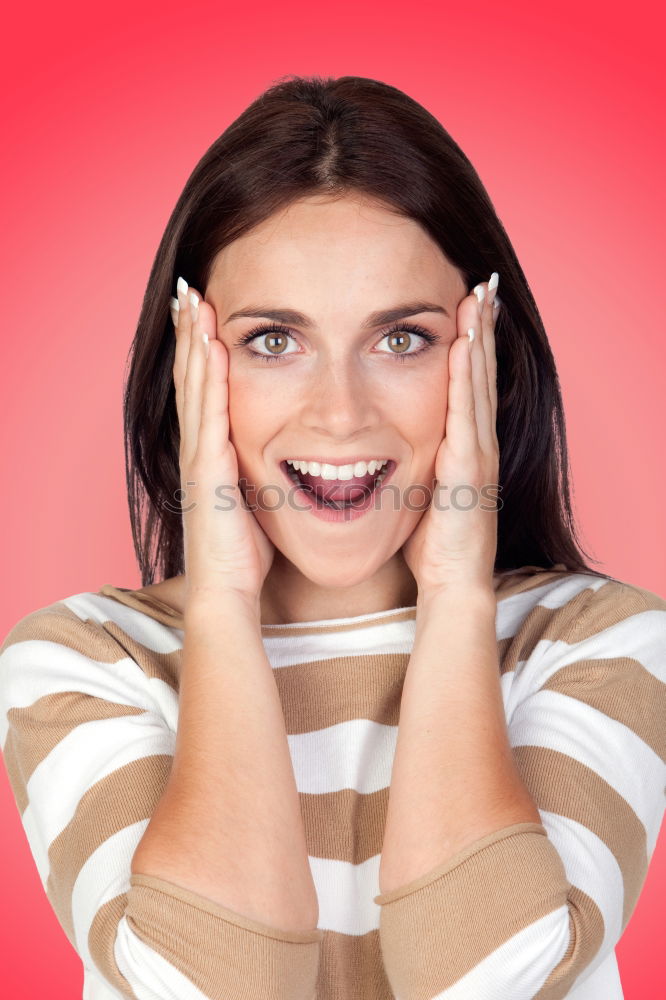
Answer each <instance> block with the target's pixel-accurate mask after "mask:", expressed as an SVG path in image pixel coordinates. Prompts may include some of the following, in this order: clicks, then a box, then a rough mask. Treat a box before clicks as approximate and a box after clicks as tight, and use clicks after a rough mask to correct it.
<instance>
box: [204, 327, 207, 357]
mask: <svg viewBox="0 0 666 1000" xmlns="http://www.w3.org/2000/svg"><path fill="white" fill-rule="evenodd" d="M203 342H204V350H205V352H206V357H208V334H207V333H204V334H203Z"/></svg>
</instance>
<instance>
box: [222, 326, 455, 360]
mask: <svg viewBox="0 0 666 1000" xmlns="http://www.w3.org/2000/svg"><path fill="white" fill-rule="evenodd" d="M405 332H407V333H416V334H418V336H419V337H423V339H424V340H425V342H426V346H425V347H422V348H421V349H420V350H419V351H411V352H410V353H409V354H405V353H402V354H396V353H394V352H393V351H388V352H380V353H388V354H393V356H394V357H395V358H396V360H397V361H399V362H400V363H401V364H404V363H405V361H407V360H409V359H411V358H417V357H419V356H420V355H421V354H425V352H426V351H427V350H429V349H430V347H431V346H432V345H433V344H435V343H437V341H439V339H440V338H439V337H438V336H436V335H435V334H434V333H430V331H429V330H425V329H424V328H423V327H422V326H419V325H418V324H417V323H405V322H404V321H402V320H400V321H398V322H397V323H394V324H393V326H391V327H389V329H388V330H385V331H384V333H383V334H382V335H381V337H380V340H383V339H384V337H390V336H391V334H392V333H405ZM267 333H284V334H286V335H287V336H288V337H292V338H293V336H294V335H293V333H292V332H291V330H290V329H289V327H287V326H282V324H280V323H270V324H267V323H264V324H262V325H260V326H256V327H255V328H254V329H253V330H250V331H249V333H246V334H245V335H244V336H243V337H241V338H240V339H239V340H237V341H236V343H235V344H234V347H244V346H245V345H246V344H249V343H250V341H251V340H255V339H256V338H257V337H260V336H261V335H262V334H267ZM247 353H249V354H251V355H252V357H253V358H260V359H261V360H262V361H267V362H269V363H270V362H274V361H281V360H282V358H283V357H285V356H288V355H284V354H260V353H259V351H251V350H248V352H247Z"/></svg>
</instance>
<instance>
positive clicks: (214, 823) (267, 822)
mask: <svg viewBox="0 0 666 1000" xmlns="http://www.w3.org/2000/svg"><path fill="white" fill-rule="evenodd" d="M179 700H180V706H179V717H178V734H177V739H176V749H175V754H174V762H173V768H172V771H171V777H170V780H169V784H168V786H167V789H166V791H165V794H164V795H163V796H162V798H161V800H160V803H159V805H158V807H157V809H156V810H155V812H154V814H153V816H152V818H151V820H150V823H149V824H148V828H147V830H146V832H145V834H144V836H143V838H142V840H141V842H140V844H139V846H138V848H137V850H136V853H135V855H134V858H133V860H132V874H141V875H152V876H154V877H158V878H164V879H168V880H170V881H173V882H174V883H177V884H178V885H181V886H182V887H184V888H186V889H189V890H191V891H193V892H196V893H199V894H200V895H202V896H206V897H208V898H209V899H211V900H213V901H214V902H217V903H219V904H221V905H223V906H228V907H229V908H231V909H233V910H236V911H237V912H238V913H241V914H244V915H245V916H247V917H249V918H251V919H253V920H258V921H260V922H263V923H267V924H272V925H273V926H275V927H282V928H284V929H286V930H291V931H303V932H308V931H312V930H314V929H315V928H316V926H317V920H318V902H317V893H316V889H315V886H314V882H313V880H312V875H311V872H310V867H309V862H308V852H307V846H306V842H305V830H304V827H303V820H302V816H301V812H300V803H299V798H298V792H297V789H296V782H295V779H294V773H293V768H292V763H291V757H290V753H289V745H288V742H287V734H286V729H285V723H284V716H283V714H282V706H281V704H280V698H279V695H278V691H277V687H276V685H275V680H274V677H273V673H272V669H271V666H270V663H269V662H268V660H267V658H266V653H265V651H264V647H263V644H262V641H261V630H260V626H259V620H258V618H257V614H256V612H255V611H254V609H252V608H250V607H249V606H247V605H246V604H245V602H244V601H243V600H242V599H241V598H240V597H239V596H238V595H233V594H231V593H230V594H227V595H220V597H219V599H218V600H217V601H216V602H215V605H214V606H208V605H207V604H205V603H203V602H202V603H199V604H195V605H194V607H193V608H192V609H191V610H187V611H186V616H185V639H184V646H183V660H182V676H181V681H180V699H179Z"/></svg>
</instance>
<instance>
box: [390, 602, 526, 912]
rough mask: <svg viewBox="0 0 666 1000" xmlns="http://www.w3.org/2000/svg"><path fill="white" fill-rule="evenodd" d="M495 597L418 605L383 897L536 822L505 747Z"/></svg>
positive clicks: (397, 756)
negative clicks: (472, 847)
mask: <svg viewBox="0 0 666 1000" xmlns="http://www.w3.org/2000/svg"><path fill="white" fill-rule="evenodd" d="M495 613H496V602H495V599H494V595H493V594H492V592H480V591H469V592H461V591H458V592H456V593H455V594H451V595H446V596H443V595H438V596H437V597H436V598H432V599H430V600H424V601H422V602H421V603H419V604H417V616H416V635H415V640H414V647H413V650H412V654H411V657H410V660H409V664H408V669H407V674H406V677H405V683H404V687H403V693H402V701H401V705H400V720H399V727H398V740H397V745H396V752H395V758H394V763H393V772H392V777H391V787H390V792H389V802H388V809H387V817H386V826H385V832H384V842H383V847H382V858H381V865H380V891H381V892H382V893H385V892H389V891H391V890H392V889H395V888H397V887H399V886H402V885H405V884H406V883H408V882H411V881H412V880H413V879H417V878H419V877H420V876H422V875H424V874H426V873H427V872H428V871H430V870H431V869H433V868H435V867H436V866H438V865H440V864H442V863H444V862H446V861H447V860H448V859H449V858H452V857H453V856H454V855H455V854H457V853H458V852H459V851H460V850H462V849H463V848H465V847H466V846H468V845H469V844H471V843H473V842H474V841H475V840H477V839H479V838H481V837H484V836H486V835H487V834H489V833H493V832H494V831H496V830H499V829H501V828H502V827H504V826H509V825H511V824H512V823H528V822H536V823H540V822H541V818H540V815H539V812H538V809H537V807H536V805H535V803H534V801H533V799H532V798H531V796H530V794H529V792H528V791H527V788H526V787H525V785H524V783H523V781H522V779H521V777H520V774H519V772H518V770H517V767H516V764H515V761H514V759H513V755H512V751H511V746H510V743H509V738H508V733H507V728H506V720H505V716H504V706H503V701H502V691H501V684H500V671H499V659H498V650H497V639H496V633H495Z"/></svg>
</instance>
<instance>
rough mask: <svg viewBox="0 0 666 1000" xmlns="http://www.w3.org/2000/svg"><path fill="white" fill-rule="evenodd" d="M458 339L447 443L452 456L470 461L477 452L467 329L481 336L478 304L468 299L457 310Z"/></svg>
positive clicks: (453, 350) (451, 375)
mask: <svg viewBox="0 0 666 1000" xmlns="http://www.w3.org/2000/svg"><path fill="white" fill-rule="evenodd" d="M457 315H458V334H459V335H458V338H457V339H456V340H455V341H454V342H453V344H452V345H451V349H450V351H449V395H448V402H447V411H446V439H447V444H448V448H449V450H450V452H451V454H452V455H454V456H457V457H460V458H461V459H462V458H467V457H469V456H470V455H471V454H473V453H474V452H475V451H476V450H477V449H478V434H477V429H476V414H475V408H474V387H473V384H472V361H471V354H470V349H469V343H470V341H469V337H468V334H467V331H468V329H470V328H472V329H473V330H474V333H475V336H476V337H478V336H479V331H480V324H479V314H478V308H477V301H476V297H475V296H474V295H471V296H468V297H467V298H465V299H463V301H462V302H461V303H460V305H459V306H458V314H457Z"/></svg>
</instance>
